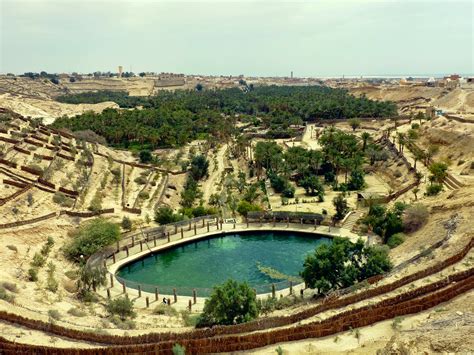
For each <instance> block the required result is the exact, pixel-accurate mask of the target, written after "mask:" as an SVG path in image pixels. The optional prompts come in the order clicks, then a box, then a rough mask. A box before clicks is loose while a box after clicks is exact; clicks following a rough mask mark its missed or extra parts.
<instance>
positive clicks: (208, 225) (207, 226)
mask: <svg viewBox="0 0 474 355" xmlns="http://www.w3.org/2000/svg"><path fill="white" fill-rule="evenodd" d="M207 231H208V232H209V222H207Z"/></svg>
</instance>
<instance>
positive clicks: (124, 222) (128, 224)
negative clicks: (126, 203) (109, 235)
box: [120, 216, 132, 231]
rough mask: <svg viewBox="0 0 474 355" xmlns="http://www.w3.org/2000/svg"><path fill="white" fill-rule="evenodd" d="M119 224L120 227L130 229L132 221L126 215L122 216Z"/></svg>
mask: <svg viewBox="0 0 474 355" xmlns="http://www.w3.org/2000/svg"><path fill="white" fill-rule="evenodd" d="M120 225H121V226H122V229H124V230H126V231H130V230H132V221H131V220H130V218H128V217H127V216H124V217H123V219H122V223H121V224H120Z"/></svg>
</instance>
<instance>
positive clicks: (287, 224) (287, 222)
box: [286, 217, 290, 227]
mask: <svg viewBox="0 0 474 355" xmlns="http://www.w3.org/2000/svg"><path fill="white" fill-rule="evenodd" d="M286 226H287V227H289V226H290V217H286Z"/></svg>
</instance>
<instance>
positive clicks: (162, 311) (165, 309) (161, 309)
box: [153, 304, 178, 317]
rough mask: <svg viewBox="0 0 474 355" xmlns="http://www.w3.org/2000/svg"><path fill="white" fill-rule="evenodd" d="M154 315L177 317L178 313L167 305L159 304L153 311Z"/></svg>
mask: <svg viewBox="0 0 474 355" xmlns="http://www.w3.org/2000/svg"><path fill="white" fill-rule="evenodd" d="M153 314H158V315H161V316H168V317H177V316H178V311H177V310H176V309H174V308H173V307H171V306H168V305H166V304H159V305H158V306H156V307H155V309H154V310H153Z"/></svg>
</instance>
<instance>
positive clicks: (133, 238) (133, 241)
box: [132, 235, 135, 248]
mask: <svg viewBox="0 0 474 355" xmlns="http://www.w3.org/2000/svg"><path fill="white" fill-rule="evenodd" d="M134 246H135V236H134V235H132V248H133V247H134Z"/></svg>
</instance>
